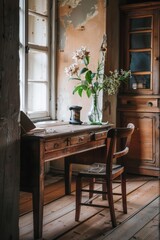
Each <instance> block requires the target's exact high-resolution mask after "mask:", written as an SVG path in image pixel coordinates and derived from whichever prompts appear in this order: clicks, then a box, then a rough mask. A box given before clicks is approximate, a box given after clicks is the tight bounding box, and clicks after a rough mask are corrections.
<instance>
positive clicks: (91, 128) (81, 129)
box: [23, 122, 113, 139]
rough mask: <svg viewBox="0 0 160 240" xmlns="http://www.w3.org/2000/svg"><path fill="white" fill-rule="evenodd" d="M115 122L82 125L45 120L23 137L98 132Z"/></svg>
mask: <svg viewBox="0 0 160 240" xmlns="http://www.w3.org/2000/svg"><path fill="white" fill-rule="evenodd" d="M112 126H113V124H111V123H105V124H102V125H90V124H87V123H85V124H81V125H74V124H69V123H64V122H55V123H53V122H49V123H47V122H45V123H40V124H37V127H36V128H35V129H33V130H31V131H30V132H28V133H27V134H25V135H23V137H25V138H26V137H27V138H45V139H49V138H54V137H61V136H65V135H74V134H78V133H85V132H89V133H92V132H96V131H98V132H99V131H104V130H107V129H108V128H110V127H112Z"/></svg>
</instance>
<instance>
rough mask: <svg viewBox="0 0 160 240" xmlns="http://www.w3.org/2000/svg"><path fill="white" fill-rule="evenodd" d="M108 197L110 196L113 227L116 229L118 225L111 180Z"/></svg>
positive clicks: (109, 202)
mask: <svg viewBox="0 0 160 240" xmlns="http://www.w3.org/2000/svg"><path fill="white" fill-rule="evenodd" d="M107 195H108V204H109V210H110V215H111V221H112V226H113V227H116V226H117V223H116V217H115V210H114V202H113V192H112V181H111V180H110V179H109V180H107Z"/></svg>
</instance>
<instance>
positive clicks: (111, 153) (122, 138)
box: [106, 123, 135, 173]
mask: <svg viewBox="0 0 160 240" xmlns="http://www.w3.org/2000/svg"><path fill="white" fill-rule="evenodd" d="M134 128H135V126H134V124H132V123H129V124H128V125H127V127H121V128H111V129H109V130H108V133H107V145H108V140H109V146H107V148H108V149H107V154H106V165H107V166H106V170H107V173H108V172H110V173H111V172H112V164H113V160H114V159H117V158H122V157H124V156H125V155H126V154H127V153H128V152H129V146H130V142H131V136H132V134H133V132H134ZM117 143H120V144H119V145H120V149H118V151H117V150H116V148H117Z"/></svg>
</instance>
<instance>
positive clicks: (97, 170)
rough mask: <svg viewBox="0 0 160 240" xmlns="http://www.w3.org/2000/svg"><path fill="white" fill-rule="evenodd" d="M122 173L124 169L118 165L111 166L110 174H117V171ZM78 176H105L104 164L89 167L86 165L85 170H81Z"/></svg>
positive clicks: (94, 164)
mask: <svg viewBox="0 0 160 240" xmlns="http://www.w3.org/2000/svg"><path fill="white" fill-rule="evenodd" d="M120 170H121V171H123V170H124V167H123V166H121V165H118V164H113V165H112V174H114V173H116V172H119V171H120ZM79 174H80V175H85V176H86V175H88V176H91V175H94V176H95V175H96V174H97V175H98V176H99V177H100V176H105V175H106V164H105V163H93V164H91V165H88V168H87V169H84V170H81V171H80V172H79Z"/></svg>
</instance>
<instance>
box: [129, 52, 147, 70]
mask: <svg viewBox="0 0 160 240" xmlns="http://www.w3.org/2000/svg"><path fill="white" fill-rule="evenodd" d="M130 69H131V71H132V72H146V71H151V52H150V51H146V52H131V53H130Z"/></svg>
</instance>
